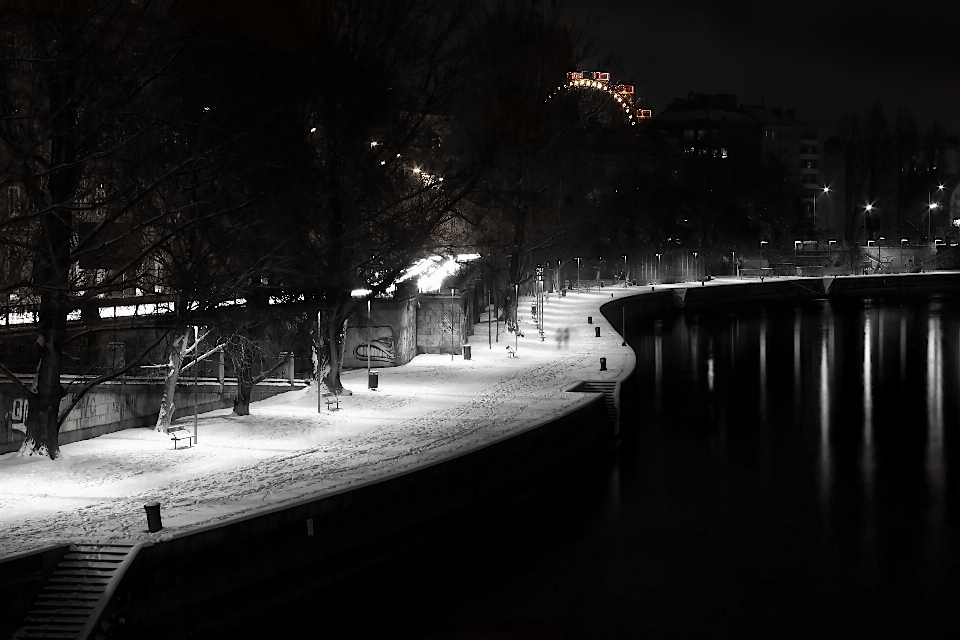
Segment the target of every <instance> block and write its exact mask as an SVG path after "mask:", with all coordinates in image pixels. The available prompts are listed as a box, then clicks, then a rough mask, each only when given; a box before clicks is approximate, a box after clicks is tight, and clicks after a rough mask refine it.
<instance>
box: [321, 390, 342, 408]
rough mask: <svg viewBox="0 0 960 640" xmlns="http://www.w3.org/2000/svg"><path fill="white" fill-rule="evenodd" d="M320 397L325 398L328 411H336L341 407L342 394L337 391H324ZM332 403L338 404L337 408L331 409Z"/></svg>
mask: <svg viewBox="0 0 960 640" xmlns="http://www.w3.org/2000/svg"><path fill="white" fill-rule="evenodd" d="M320 397H322V398H323V401H324V402H326V403H327V411H334V410H335V409H336V410H339V409H340V396H338V395H337V394H335V393H330V392H329V391H324V392H323V393H321V394H320ZM330 405H336V407H335V409H331V408H330Z"/></svg>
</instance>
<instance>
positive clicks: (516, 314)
mask: <svg viewBox="0 0 960 640" xmlns="http://www.w3.org/2000/svg"><path fill="white" fill-rule="evenodd" d="M513 289H514V292H515V293H514V305H513V308H514V311H513V352H514V353H516V352H517V349H518V348H519V347H520V342H519V340H520V338H519V333H520V283H517V284H515V285H513Z"/></svg>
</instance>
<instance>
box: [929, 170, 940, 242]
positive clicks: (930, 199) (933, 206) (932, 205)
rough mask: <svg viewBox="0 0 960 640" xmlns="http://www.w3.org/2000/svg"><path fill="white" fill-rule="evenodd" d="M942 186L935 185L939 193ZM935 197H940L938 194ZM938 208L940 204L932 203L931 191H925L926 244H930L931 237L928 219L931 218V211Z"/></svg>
mask: <svg viewBox="0 0 960 640" xmlns="http://www.w3.org/2000/svg"><path fill="white" fill-rule="evenodd" d="M943 186H944V185H942V184H940V185H937V191H940V192H941V193H943ZM937 195H940V194H937ZM939 207H940V202H939V201H937V202H934V201H933V193H932V191H927V242H930V236H931V235H933V233H932V232H931V230H930V218H931V217H933V210H934V209H937V208H939Z"/></svg>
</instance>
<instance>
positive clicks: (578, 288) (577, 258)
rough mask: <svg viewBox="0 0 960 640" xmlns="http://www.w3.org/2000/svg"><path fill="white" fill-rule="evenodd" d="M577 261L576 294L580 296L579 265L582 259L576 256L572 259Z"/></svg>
mask: <svg viewBox="0 0 960 640" xmlns="http://www.w3.org/2000/svg"><path fill="white" fill-rule="evenodd" d="M574 260H576V261H577V294H578V295H579V294H580V263H581V262H583V258H581V257H580V256H577V257H576V258H574Z"/></svg>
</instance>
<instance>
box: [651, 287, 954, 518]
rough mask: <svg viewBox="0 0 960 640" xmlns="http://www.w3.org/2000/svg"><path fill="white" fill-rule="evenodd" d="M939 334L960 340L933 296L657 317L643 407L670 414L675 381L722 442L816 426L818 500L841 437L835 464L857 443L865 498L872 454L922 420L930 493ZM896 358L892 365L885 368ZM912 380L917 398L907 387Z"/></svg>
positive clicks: (940, 476)
mask: <svg viewBox="0 0 960 640" xmlns="http://www.w3.org/2000/svg"><path fill="white" fill-rule="evenodd" d="M851 305H853V306H851ZM912 327H916V328H918V329H919V328H920V327H922V328H923V330H922V331H915V330H912V329H911V328H912ZM891 328H894V330H893V331H891V330H890V329H891ZM948 331H952V332H953V334H952V335H954V336H957V338H958V340H957V342H960V309H957V308H954V307H949V308H945V307H944V305H943V304H942V303H941V302H938V301H930V302H927V303H924V304H922V305H921V306H920V307H909V306H908V307H900V306H898V305H889V304H885V303H884V302H882V301H872V300H865V301H861V302H857V303H852V302H848V303H844V305H843V306H842V307H841V308H835V305H834V304H832V303H831V302H829V301H818V302H817V304H815V305H808V306H804V307H802V308H799V307H792V308H789V309H780V310H777V309H773V310H769V311H766V310H762V311H759V312H757V313H754V314H740V315H734V314H729V315H723V314H716V315H714V316H700V317H698V318H697V319H696V321H694V320H693V319H692V318H685V317H682V316H681V317H678V318H675V319H673V320H668V321H664V322H660V321H658V322H657V324H656V327H655V329H654V330H653V331H652V332H650V333H651V339H652V340H653V345H652V348H651V351H652V353H651V354H650V355H651V356H652V358H651V359H652V360H653V365H654V367H653V369H654V381H653V382H654V389H653V391H654V393H653V396H654V397H653V398H652V400H653V403H652V404H653V406H654V410H655V412H657V413H663V412H667V413H670V412H672V411H675V410H676V409H677V404H676V402H675V401H674V400H673V399H672V398H671V396H672V395H673V394H674V393H675V392H676V389H677V385H687V388H686V390H685V391H684V392H683V393H684V394H685V395H686V397H687V398H689V399H690V400H691V401H693V402H695V403H696V404H698V405H701V406H703V407H704V408H705V409H708V411H707V413H710V412H712V411H714V410H717V411H718V414H717V415H715V416H714V418H715V426H716V427H717V434H718V436H719V437H720V438H721V441H722V440H723V436H724V433H723V432H724V427H725V426H726V425H736V424H741V425H742V424H744V423H747V424H755V425H756V428H757V429H758V431H757V432H756V434H757V445H758V446H760V447H761V448H763V446H764V438H765V437H766V436H767V434H768V433H772V432H773V431H771V430H774V431H775V430H780V429H784V428H786V427H787V426H789V425H796V426H798V427H800V431H798V432H797V433H796V434H795V435H796V436H797V437H802V434H803V433H805V430H804V429H805V427H804V425H807V426H814V425H815V426H816V429H817V443H818V444H817V450H816V456H815V460H816V463H815V465H814V468H815V475H816V479H817V485H818V492H819V495H820V499H821V502H822V504H823V505H824V506H825V507H827V506H828V505H829V503H830V502H831V500H832V499H833V497H834V492H835V491H836V487H835V486H834V483H835V481H836V473H837V472H838V468H837V464H838V460H837V456H838V453H837V451H835V449H836V447H837V446H838V445H839V444H840V443H842V444H843V445H844V446H845V447H846V449H844V451H843V457H844V461H846V460H847V459H848V458H849V455H848V454H849V453H850V451H849V447H850V446H851V445H855V448H856V449H857V455H856V458H857V462H858V464H857V466H858V467H859V468H858V469H856V470H857V474H858V476H859V477H860V480H861V482H862V489H863V490H864V494H865V497H866V498H867V499H872V497H873V493H874V490H875V487H876V482H877V480H878V478H877V474H878V473H881V472H882V471H881V470H879V469H878V456H880V455H881V454H883V455H886V456H887V458H886V462H888V463H889V462H895V461H896V460H898V458H897V455H898V454H897V453H896V449H897V447H896V445H895V443H894V442H895V438H896V431H897V430H898V429H907V430H909V432H910V433H911V436H910V437H911V438H912V437H914V436H916V435H917V434H916V433H915V429H916V428H917V427H919V426H920V425H925V426H926V433H925V437H924V447H925V458H924V461H923V466H924V470H925V475H926V479H927V483H928V487H927V488H928V489H929V490H930V491H931V492H933V493H934V494H935V495H938V493H937V492H941V493H942V488H943V487H944V483H945V475H944V474H945V472H946V471H945V467H944V432H945V429H947V425H946V424H945V415H944V412H945V409H944V384H945V383H944V375H945V374H944V366H945V362H946V361H947V360H946V359H945V357H944V351H945V349H947V348H948V344H947V342H946V341H945V340H944V334H945V332H948ZM643 341H644V338H643V337H641V338H640V339H639V342H640V344H639V345H638V352H639V361H640V362H641V364H642V362H643V359H644V350H645V348H646V347H645V346H644V342H643ZM891 354H892V357H891ZM958 360H960V358H957V357H954V358H951V359H949V363H950V364H951V366H952V367H953V370H951V372H950V378H951V379H960V372H958V371H956V369H957V363H958ZM894 363H895V366H896V367H897V369H893V370H891V369H889V368H888V366H889V365H894ZM701 369H703V371H702V372H701ZM791 374H792V375H791ZM918 375H919V376H922V377H921V378H920V379H919V380H918V379H917V376H918ZM678 376H680V377H678ZM921 380H922V385H923V390H924V394H925V396H919V394H916V393H914V391H915V387H917V386H918V383H919V382H920V381H921ZM754 394H755V395H754ZM749 395H753V397H754V398H755V400H754V403H753V410H752V411H751V410H748V409H747V407H746V406H745V405H744V404H743V403H742V402H740V401H739V399H740V398H741V397H743V398H744V399H745V398H746V397H747V396H749ZM857 396H859V398H858V401H855V398H857ZM878 407H879V408H878ZM698 417H699V418H703V417H705V416H702V415H701V416H698ZM704 426H709V425H704ZM953 426H954V427H955V426H956V425H955V424H954V425H953ZM881 432H882V434H881ZM788 437H789V436H788ZM851 438H855V441H852V440H851ZM878 438H880V439H882V440H884V442H883V443H881V442H880V440H878ZM758 453H760V451H759V450H758ZM891 456H892V457H891ZM844 463H845V462H844ZM895 467H896V465H894V467H893V468H895ZM890 470H891V467H890V466H889V465H888V467H887V472H889V471H890ZM845 471H846V469H844V472H845Z"/></svg>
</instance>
